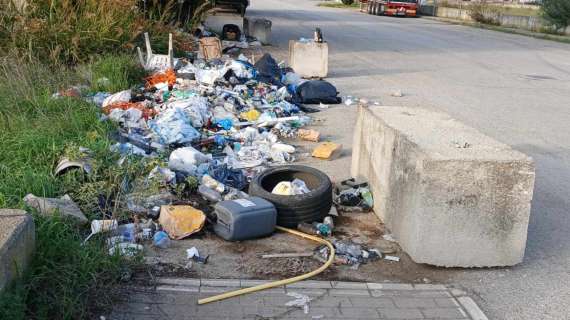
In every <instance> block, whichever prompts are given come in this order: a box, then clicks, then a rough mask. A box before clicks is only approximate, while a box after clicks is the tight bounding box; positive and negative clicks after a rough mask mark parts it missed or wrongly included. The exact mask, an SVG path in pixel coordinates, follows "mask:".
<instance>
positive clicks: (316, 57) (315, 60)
mask: <svg viewBox="0 0 570 320" xmlns="http://www.w3.org/2000/svg"><path fill="white" fill-rule="evenodd" d="M289 66H290V67H291V68H293V70H295V72H296V73H298V74H299V75H300V76H301V77H303V78H325V77H326V76H327V74H328V72H329V46H328V44H327V43H317V42H313V41H309V42H301V41H296V40H290V41H289Z"/></svg>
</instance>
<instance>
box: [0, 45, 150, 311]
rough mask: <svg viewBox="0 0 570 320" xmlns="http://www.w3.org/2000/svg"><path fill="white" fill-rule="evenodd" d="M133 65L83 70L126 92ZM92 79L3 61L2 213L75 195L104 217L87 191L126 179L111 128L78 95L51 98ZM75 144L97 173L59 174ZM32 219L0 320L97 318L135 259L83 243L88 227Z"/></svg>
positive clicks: (100, 243)
mask: <svg viewBox="0 0 570 320" xmlns="http://www.w3.org/2000/svg"><path fill="white" fill-rule="evenodd" d="M133 60H134V59H133V58H130V60H129V58H128V57H127V56H117V57H114V56H105V57H102V58H100V59H97V60H96V61H94V62H93V65H92V66H86V67H83V68H77V69H82V70H87V71H90V72H92V73H93V75H94V76H97V77H107V78H109V79H110V81H109V84H108V86H110V87H112V88H120V89H123V88H128V87H130V86H132V85H133V84H134V83H135V82H140V78H138V79H137V77H138V76H137V73H138V72H139V68H138V67H136V66H135V65H134V62H133ZM88 78H89V77H84V76H83V75H81V74H78V73H77V72H76V70H72V69H67V68H60V69H59V70H57V71H54V70H53V69H52V68H49V67H47V66H45V65H44V64H41V63H37V62H29V61H26V60H23V59H17V58H8V57H4V58H2V59H0V149H1V150H2V152H1V153H0V208H6V207H7V208H21V207H23V203H22V197H23V196H24V195H26V194H27V193H34V194H36V195H38V196H46V197H59V196H61V195H63V194H65V193H69V194H71V196H72V198H73V199H75V200H76V201H77V203H78V204H79V205H80V207H81V208H82V209H83V211H84V212H85V214H86V215H87V216H88V217H92V218H93V217H97V218H100V215H99V216H97V215H98V214H99V212H98V211H95V210H89V206H90V205H91V206H92V205H93V200H92V199H89V193H88V192H86V191H85V186H88V185H95V184H99V183H100V182H103V183H107V185H111V186H112V187H113V188H117V186H119V185H120V181H122V177H123V176H124V173H123V172H119V173H117V171H119V169H118V166H116V160H117V159H118V156H117V155H115V154H112V153H111V152H110V151H109V144H110V141H109V140H108V139H107V136H108V135H109V132H110V130H112V129H113V128H112V126H111V125H110V124H109V123H107V122H101V121H99V119H98V113H97V108H96V107H95V106H93V105H91V104H89V103H87V102H85V101H83V100H80V99H77V98H58V99H54V98H52V97H51V95H52V93H53V92H56V91H57V90H58V89H63V88H67V87H68V86H69V85H72V84H79V83H82V81H86V80H88ZM84 83H86V82H84ZM123 86H124V87H123ZM73 146H85V147H88V148H89V149H91V150H93V152H94V154H95V156H94V157H95V160H96V162H95V165H94V173H93V174H92V175H90V176H86V175H83V174H82V172H70V173H68V174H65V175H64V176H61V177H56V176H54V175H53V173H52V172H53V169H54V167H55V165H56V164H57V162H58V160H59V158H60V157H61V156H62V154H64V153H65V152H66V151H67V149H70V148H71V147H73ZM112 179H114V180H112ZM101 185H103V187H106V185H104V184H101ZM107 190H108V189H105V188H101V189H97V190H95V192H107ZM110 192H114V191H113V190H111V191H110ZM34 221H35V226H36V251H35V254H34V258H33V262H32V264H31V266H30V268H29V269H28V270H27V271H26V273H25V275H24V277H23V279H22V280H21V281H20V282H18V283H16V284H15V285H14V286H12V287H11V288H9V290H6V291H5V292H4V293H3V294H2V295H1V296H0V319H83V318H94V317H93V316H92V315H91V314H90V312H91V310H92V308H98V307H100V306H99V304H106V303H108V302H110V301H109V300H110V299H111V298H112V297H113V296H112V295H111V294H110V289H111V288H112V286H114V285H115V284H117V283H118V280H119V278H120V276H121V273H122V272H123V270H125V268H128V267H130V266H131V262H127V261H126V260H124V259H122V258H120V257H116V256H109V254H108V252H107V249H106V246H105V244H104V239H99V238H97V237H96V238H94V239H92V240H94V241H90V242H89V243H88V245H86V246H81V242H82V240H83V239H84V237H85V236H86V232H88V230H87V228H85V229H81V228H78V227H77V226H76V225H75V224H74V223H73V222H70V221H67V220H65V219H63V218H59V217H50V218H46V217H42V216H34Z"/></svg>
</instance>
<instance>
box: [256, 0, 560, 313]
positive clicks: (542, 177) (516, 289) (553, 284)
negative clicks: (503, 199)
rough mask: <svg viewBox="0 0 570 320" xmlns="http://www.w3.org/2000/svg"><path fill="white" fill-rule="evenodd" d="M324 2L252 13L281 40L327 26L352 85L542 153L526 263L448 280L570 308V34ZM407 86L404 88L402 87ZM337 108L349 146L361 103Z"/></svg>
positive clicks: (493, 309)
mask: <svg viewBox="0 0 570 320" xmlns="http://www.w3.org/2000/svg"><path fill="white" fill-rule="evenodd" d="M316 4H317V2H315V1H309V0H287V1H285V0H253V1H252V7H251V8H250V9H251V10H250V11H249V13H248V15H252V16H260V17H266V18H269V19H271V20H272V21H273V36H274V43H275V45H277V46H279V47H280V48H287V41H288V40H289V39H298V38H299V37H312V33H313V31H314V29H315V27H320V28H321V29H322V30H323V33H324V37H325V39H326V40H327V41H328V42H329V45H330V48H331V49H330V61H329V69H330V77H329V80H330V81H331V82H333V83H334V84H335V85H336V86H337V88H338V89H339V91H341V92H342V93H343V94H345V95H353V96H357V97H366V98H368V99H369V100H371V101H380V102H381V103H382V104H383V105H404V106H411V107H415V106H417V107H420V106H421V107H425V108H431V109H437V110H441V111H445V112H447V113H449V114H451V115H452V116H453V117H455V118H457V119H459V120H461V121H463V122H464V123H466V124H468V125H470V126H473V127H475V128H477V129H479V130H480V131H481V132H483V133H485V134H487V135H489V136H491V137H494V138H495V139H497V140H499V141H502V142H504V143H507V144H509V145H511V146H512V147H513V148H515V149H517V150H519V151H522V152H524V153H526V154H528V155H530V156H532V157H533V158H534V160H535V161H536V165H537V169H536V170H537V176H536V186H535V195H534V200H533V208H532V215H531V222H530V226H529V231H528V245H527V252H526V256H525V260H524V262H523V263H522V264H521V265H519V266H516V267H513V268H494V269H476V270H460V271H454V272H449V274H451V275H452V276H451V278H449V282H450V283H454V284H457V285H459V286H461V287H463V288H465V289H467V290H469V292H471V293H472V294H474V295H475V296H477V297H478V301H477V302H478V303H479V304H480V305H481V306H482V308H483V309H484V311H485V312H486V313H487V314H488V316H489V318H490V319H529V320H530V319H532V320H535V319H570V307H569V306H568V303H569V302H570V271H569V270H570V217H569V213H568V208H570V200H569V197H570V149H569V146H570V45H566V44H561V43H556V42H550V41H545V40H538V39H533V38H528V37H524V36H518V35H511V34H506V33H500V32H495V31H488V30H481V29H476V28H471V27H465V26H458V25H449V24H444V23H440V22H436V21H433V20H430V19H426V18H420V19H411V18H410V19H401V18H392V17H377V16H370V15H365V14H361V13H358V12H357V11H355V10H348V9H331V8H322V7H317V6H316ZM398 89H400V90H402V91H403V93H404V95H405V96H404V97H402V98H396V97H391V96H390V93H391V92H393V91H394V90H398ZM337 108H339V109H337V111H336V113H337V118H336V120H335V119H333V120H332V122H333V124H334V125H335V126H336V128H335V130H336V134H337V135H338V137H339V139H340V140H342V142H343V143H344V144H345V146H348V147H349V146H350V142H351V139H352V124H353V123H354V118H355V114H354V108H349V107H345V108H346V111H343V110H342V108H343V107H337ZM343 165H344V166H343V167H339V168H337V169H336V170H337V171H336V172H338V173H339V175H343V174H344V175H346V174H347V172H348V171H347V170H348V166H349V160H346V161H344V162H343ZM441 272H442V273H446V272H447V271H446V270H445V269H442V270H441Z"/></svg>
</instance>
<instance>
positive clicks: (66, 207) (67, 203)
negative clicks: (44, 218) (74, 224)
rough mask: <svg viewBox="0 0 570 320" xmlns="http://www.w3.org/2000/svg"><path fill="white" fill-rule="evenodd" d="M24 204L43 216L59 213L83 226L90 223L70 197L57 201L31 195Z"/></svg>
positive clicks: (65, 196) (25, 199)
mask: <svg viewBox="0 0 570 320" xmlns="http://www.w3.org/2000/svg"><path fill="white" fill-rule="evenodd" d="M24 202H25V203H26V204H27V205H28V206H30V207H32V208H34V209H36V210H37V211H38V212H39V213H40V214H43V215H53V214H55V213H58V212H59V213H60V214H62V215H63V216H69V217H73V218H75V219H76V220H77V221H78V222H79V223H81V224H84V223H87V222H89V220H87V217H86V216H85V215H84V214H83V212H82V211H81V209H80V208H79V206H78V205H77V204H76V203H75V202H73V200H72V199H71V197H70V196H69V195H64V196H63V197H61V198H59V199H56V198H41V197H36V196H35V195H33V194H31V193H30V194H28V195H26V196H25V197H24Z"/></svg>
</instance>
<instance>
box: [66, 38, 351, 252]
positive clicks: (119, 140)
mask: <svg viewBox="0 0 570 320" xmlns="http://www.w3.org/2000/svg"><path fill="white" fill-rule="evenodd" d="M145 40H146V41H147V54H146V59H143V56H142V53H141V52H140V50H139V57H140V60H141V65H142V66H143V67H144V68H145V69H146V70H147V71H149V74H150V75H149V76H148V77H146V78H144V83H141V85H140V86H139V87H135V88H131V89H127V90H124V91H120V92H113V93H110V92H98V93H95V94H92V95H90V96H88V97H87V99H88V100H89V101H91V102H93V103H94V104H96V105H97V106H98V107H100V110H101V114H102V115H101V119H102V120H103V121H111V122H113V123H114V124H116V127H117V133H116V134H115V135H114V136H113V138H114V139H115V140H116V142H115V143H114V144H113V145H112V146H111V147H110V148H111V151H112V152H116V153H119V154H120V155H121V159H120V160H119V162H118V164H117V165H118V166H119V167H121V166H125V165H126V164H128V162H129V161H132V159H133V158H138V159H141V158H142V159H146V162H147V163H152V164H153V169H152V170H151V171H150V173H148V174H147V173H144V175H143V174H140V176H139V177H137V178H136V179H134V181H123V184H122V185H121V186H120V189H121V192H122V195H121V199H120V201H118V202H117V203H115V205H117V206H119V207H122V210H124V211H126V212H128V213H129V214H130V218H128V221H132V222H131V223H127V224H119V223H117V221H116V220H94V221H92V225H91V227H92V234H96V233H101V232H110V235H111V236H110V237H109V241H110V244H111V245H112V247H111V248H110V250H111V252H113V253H114V252H115V251H116V250H119V251H120V252H121V253H124V254H131V253H132V252H135V251H140V250H141V247H139V246H138V245H136V243H140V242H142V241H145V240H147V241H152V242H153V244H154V245H155V246H156V247H158V248H166V247H168V246H169V243H170V240H172V239H174V240H176V239H183V238H185V237H188V236H190V235H192V234H194V233H196V232H199V231H200V230H201V229H202V228H203V227H204V225H205V224H206V222H207V221H210V220H211V219H212V217H211V216H209V215H208V213H209V212H207V211H211V208H213V207H214V205H215V204H216V203H222V202H223V201H231V200H239V199H249V198H250V197H249V195H248V194H247V193H245V192H244V190H245V188H246V187H247V185H248V183H249V181H250V180H251V178H252V177H253V176H255V175H256V174H258V173H260V172H262V171H264V170H265V169H266V168H268V167H271V166H275V165H280V164H286V163H289V162H293V161H295V153H296V148H295V147H294V146H292V145H290V144H287V143H284V142H283V139H284V138H287V139H291V138H298V139H303V140H308V141H313V142H319V139H320V133H319V132H318V131H315V130H309V129H303V127H305V126H307V125H308V124H310V123H311V117H310V116H309V115H308V114H307V113H305V112H304V111H302V110H303V109H305V106H304V105H303V104H304V103H317V104H318V103H321V104H323V103H326V104H331V103H340V102H341V99H340V98H339V97H338V92H337V91H336V88H334V86H332V84H330V83H328V82H326V81H322V80H303V79H301V77H300V76H299V75H298V74H296V73H295V72H294V70H292V69H291V68H286V67H283V66H281V65H279V64H278V63H277V61H275V59H274V58H273V57H272V56H271V55H269V54H265V55H263V56H262V57H261V58H260V59H258V60H257V61H256V62H255V63H254V61H252V60H250V59H249V58H247V57H246V56H245V55H243V54H240V55H239V56H238V57H237V58H230V57H229V56H227V55H222V54H224V53H227V52H228V51H227V50H225V49H228V45H230V44H232V43H230V42H228V41H224V43H223V44H224V47H223V48H225V49H222V52H218V51H220V50H217V49H216V48H214V49H212V48H211V47H209V46H212V45H213V46H216V45H219V44H220V41H219V39H217V38H214V39H212V37H201V39H200V40H199V42H200V52H198V53H193V54H192V55H189V56H192V57H196V58H193V59H190V58H188V59H186V58H184V59H183V58H174V57H173V56H172V47H171V46H172V41H170V42H171V43H170V44H169V55H157V54H154V53H152V49H150V44H149V39H148V35H147V34H145ZM237 43H238V44H239V42H237ZM235 44H236V42H235V41H234V42H233V45H232V46H230V51H232V50H233V49H235V48H238V49H239V48H241V47H243V46H239V45H235ZM218 49H219V48H218ZM234 51H235V50H234ZM212 55H213V56H214V57H213V58H212V57H211V56H212ZM305 110H308V109H305ZM312 111H314V110H312ZM80 160H81V161H71V160H69V159H66V158H65V159H62V163H61V164H60V167H61V168H58V170H57V172H58V173H59V172H63V170H64V169H67V168H72V167H75V168H82V169H84V170H85V171H86V173H88V171H89V170H90V166H89V165H90V163H89V160H90V158H89V157H87V156H86V157H84V158H82V159H80ZM62 168H64V169H62ZM181 190H182V191H183V192H180V191H181ZM307 192H309V189H308V188H307V186H306V185H305V183H304V182H303V181H301V180H298V179H297V180H295V181H292V182H283V183H281V184H279V185H278V186H276V187H275V190H273V193H275V194H281V195H285V194H303V193H307ZM181 195H185V196H181ZM196 197H198V198H200V199H196ZM117 200H118V199H117ZM104 201H105V202H106V201H114V200H113V199H111V200H109V199H104ZM204 202H205V203H206V205H204ZM254 202H256V201H254ZM174 203H177V204H176V205H174ZM178 203H180V204H178ZM256 203H258V202H256ZM242 205H243V204H242ZM244 206H245V205H244ZM204 207H208V208H209V209H205V208H204ZM107 218H110V216H108V215H107ZM214 218H215V217H214ZM109 221H111V222H109ZM323 232H324V233H323V235H327V234H330V232H328V233H327V232H326V231H323Z"/></svg>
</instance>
